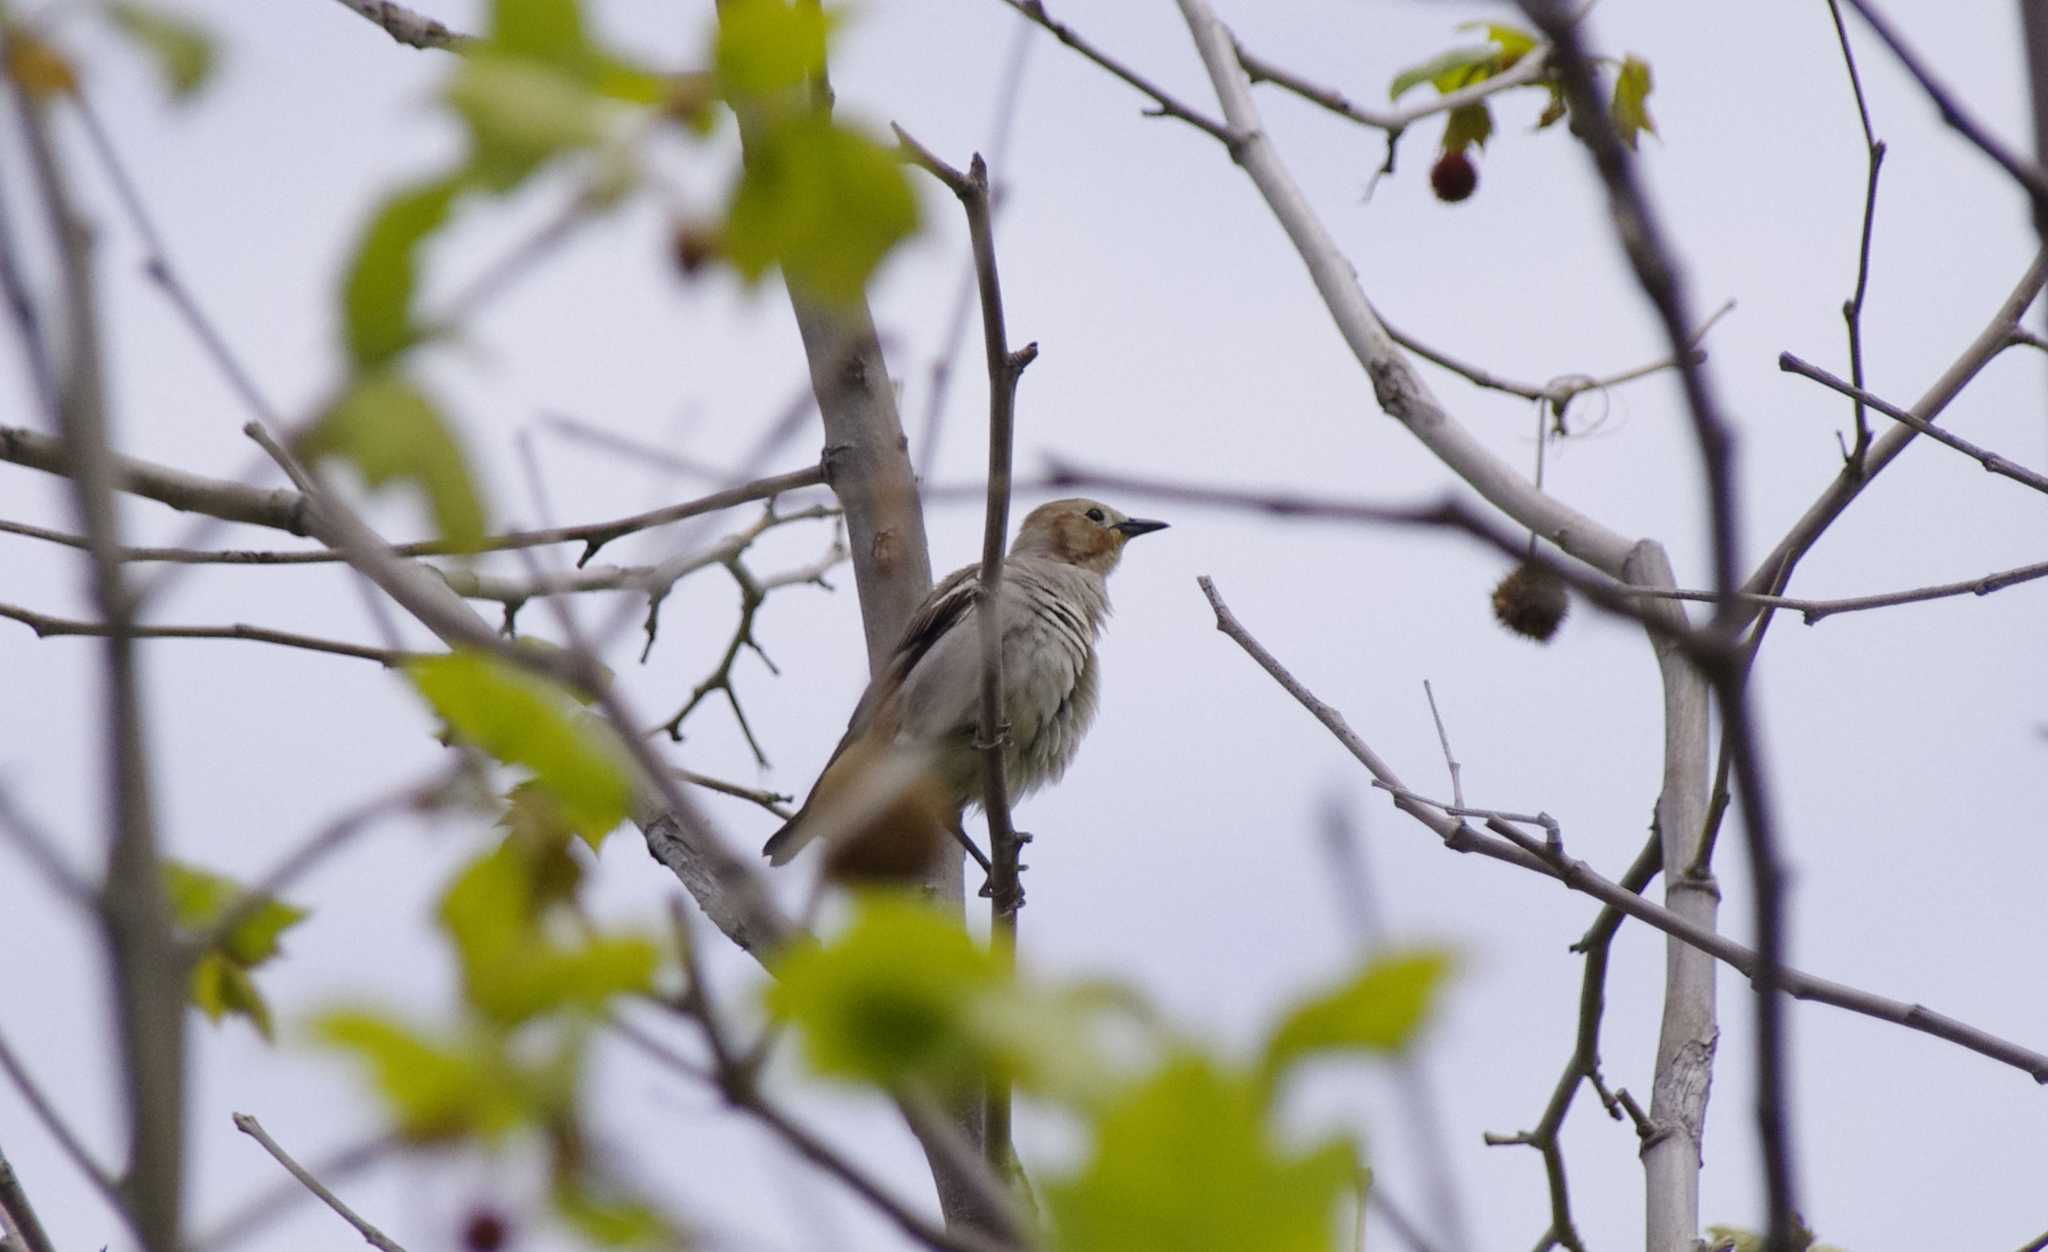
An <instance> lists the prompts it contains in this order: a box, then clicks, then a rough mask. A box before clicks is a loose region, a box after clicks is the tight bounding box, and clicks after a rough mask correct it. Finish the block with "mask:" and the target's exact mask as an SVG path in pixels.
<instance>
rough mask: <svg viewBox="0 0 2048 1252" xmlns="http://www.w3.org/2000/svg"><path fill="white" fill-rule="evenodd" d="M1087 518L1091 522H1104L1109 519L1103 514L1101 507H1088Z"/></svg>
mask: <svg viewBox="0 0 2048 1252" xmlns="http://www.w3.org/2000/svg"><path fill="white" fill-rule="evenodd" d="M1088 520H1089V521H1091V522H1106V521H1108V520H1109V519H1108V518H1107V517H1105V516H1103V513H1102V510H1101V509H1090V510H1088Z"/></svg>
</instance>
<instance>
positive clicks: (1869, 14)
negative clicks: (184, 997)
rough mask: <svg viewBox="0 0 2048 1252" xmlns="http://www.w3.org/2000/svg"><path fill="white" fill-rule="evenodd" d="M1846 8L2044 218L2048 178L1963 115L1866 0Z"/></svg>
mask: <svg viewBox="0 0 2048 1252" xmlns="http://www.w3.org/2000/svg"><path fill="white" fill-rule="evenodd" d="M1849 7H1851V8H1853V9H1855V10H1856V12H1857V13H1859V14H1861V15H1862V17H1863V20H1864V21H1865V22H1867V23H1869V25H1870V29H1871V30H1872V31H1873V32H1875V33H1876V35H1877V37H1878V38H1879V39H1881V40H1883V41H1884V46H1885V47H1887V48H1890V49H1891V50H1892V55H1893V56H1895V57H1897V58H1898V60H1899V64H1900V65H1903V66H1905V67H1906V72H1907V73H1908V74H1911V75H1912V76H1913V81H1915V82H1917V83H1919V84H1920V90H1921V91H1923V92H1925V93H1927V98H1928V99H1929V100H1931V101H1933V102H1934V107H1935V108H1936V109H1938V110H1940V112H1941V120H1942V121H1943V122H1945V123H1947V124H1948V126H1949V128H1950V129H1952V130H1954V131H1955V132H1956V133H1957V134H1959V135H1961V136H1962V137H1963V138H1964V139H1967V140H1969V141H1970V143H1971V144H1973V145H1974V146H1975V147H1976V148H1977V150H1978V151H1980V152H1982V153H1983V154H1984V155H1985V156H1988V157H1990V158H1991V159H1992V160H1993V161H1995V162H1997V163H1998V167H1999V168H2000V169H2002V170H2004V171H2005V172H2006V173H2007V174H2009V175H2011V176H2012V180H2013V181H2014V182H2016V183H2018V184H2019V185H2020V189H2021V190H2022V191H2025V192H2026V193H2027V195H2028V196H2029V197H2031V198H2032V199H2033V202H2034V215H2035V217H2036V218H2043V217H2048V176H2044V175H2043V174H2042V172H2041V168H2040V167H2039V166H2037V165H2035V164H2034V163H2033V162H2031V161H2028V160H2026V159H2025V158H2023V157H2021V156H2019V155H2018V154H2017V153H2015V152H2014V151H2013V150H2012V149H2011V148H2009V147H2007V146H2006V144H2005V143H2004V141H2003V140H2000V139H1999V138H1998V137H1996V136H1995V135H1993V134H1992V133H1991V132H1990V131H1989V130H1988V129H1986V128H1985V126H1984V125H1983V123H1981V122H1979V121H1977V119H1975V118H1973V117H1971V116H1970V115H1969V114H1968V113H1966V112H1964V111H1963V106H1962V105H1961V104H1960V103H1958V102H1957V100H1956V97H1955V94H1954V93H1953V92H1951V91H1949V89H1948V88H1947V87H1945V86H1943V85H1942V84H1941V83H1940V82H1939V81H1938V80H1936V78H1935V77H1934V74H1933V72H1932V71H1931V70H1929V69H1928V68H1927V65H1926V63H1925V62H1923V61H1922V60H1921V59H1920V56H1919V54H1918V53H1916V52H1914V51H1913V49H1912V48H1911V47H1909V46H1908V45H1907V43H1906V41H1905V40H1904V39H1902V38H1900V37H1899V33H1898V32H1897V31H1896V30H1894V29H1892V24H1891V23H1890V22H1888V21H1886V20H1885V18H1884V17H1883V16H1882V15H1880V14H1879V13H1878V11H1877V10H1876V9H1875V8H1874V7H1872V6H1871V5H1870V4H1869V3H1868V0H1849Z"/></svg>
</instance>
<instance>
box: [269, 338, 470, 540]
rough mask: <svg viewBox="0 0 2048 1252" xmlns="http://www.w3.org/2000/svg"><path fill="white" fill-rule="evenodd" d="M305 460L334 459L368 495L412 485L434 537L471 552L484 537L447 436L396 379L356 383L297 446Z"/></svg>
mask: <svg viewBox="0 0 2048 1252" xmlns="http://www.w3.org/2000/svg"><path fill="white" fill-rule="evenodd" d="M299 451H300V452H301V453H303V454H304V455H306V456H309V457H321V456H338V457H341V458H342V459H343V460H346V461H348V462H349V463H351V464H352V465H354V466H355V467H356V470H357V471H358V472H359V473H361V474H362V476H363V481H364V482H365V483H367V484H368V485H370V486H371V487H381V486H383V485H384V484H386V483H390V482H401V481H403V482H411V483H414V484H416V485H417V486H418V487H419V488H420V490H421V491H422V492H424V493H425V495H426V497H427V505H428V508H429V509H430V510H431V511H432V512H433V515H434V524H435V526H436V527H437V528H438V529H439V530H440V532H441V537H442V538H443V539H445V540H446V541H447V542H448V543H449V544H451V545H453V546H454V547H456V548H457V549H461V550H469V549H473V548H475V547H476V546H477V544H479V543H480V542H482V540H483V537H484V510H483V504H482V502H481V501H480V500H479V499H478V495H477V488H476V483H475V482H474V481H473V480H472V479H471V478H470V476H469V463H468V460H467V459H466V458H465V457H464V456H463V454H462V446H461V445H460V444H458V443H457V442H456V440H455V432H454V430H453V429H452V428H451V427H450V426H449V425H448V423H447V421H446V420H445V419H444V418H443V417H442V416H441V412H440V409H439V408H438V407H436V406H435V404H434V402H433V400H432V399H430V398H429V397H428V396H427V394H426V393H425V392H424V391H421V390H420V389H419V387H418V386H416V385H415V384H414V383H412V382H411V381H410V380H408V379H407V378H406V377H405V376H404V375H402V374H399V373H397V372H396V371H391V370H378V371H375V372H373V373H369V374H365V375H363V376H361V377H359V378H357V379H356V381H355V385H354V386H353V387H351V388H350V389H349V391H348V393H347V394H346V395H344V396H343V397H342V398H341V402H340V403H338V404H336V405H335V406H334V407H333V408H332V409H329V410H328V411H327V413H326V415H325V416H323V417H322V418H321V419H320V420H319V422H317V423H316V424H315V425H314V426H313V428H312V429H311V430H309V431H307V432H306V434H305V435H304V436H303V437H302V439H301V440H300V443H299Z"/></svg>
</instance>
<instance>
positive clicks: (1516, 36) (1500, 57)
mask: <svg viewBox="0 0 2048 1252" xmlns="http://www.w3.org/2000/svg"><path fill="white" fill-rule="evenodd" d="M1457 29H1459V30H1477V31H1484V32H1485V33H1486V37H1487V38H1488V39H1491V40H1492V41H1493V43H1494V46H1495V47H1496V48H1498V49H1499V50H1500V51H1499V52H1498V53H1497V54H1496V56H1495V61H1496V64H1495V65H1494V69H1493V72H1494V73H1495V74H1498V73H1500V72H1502V71H1503V70H1506V69H1508V68H1509V67H1511V66H1512V65H1514V64H1515V62H1517V61H1519V60H1521V59H1522V58H1523V57H1525V56H1527V55H1528V54H1529V53H1530V52H1531V51H1533V50H1534V49H1535V48H1536V46H1537V45H1538V44H1539V43H1541V42H1542V41H1541V40H1540V39H1538V38H1537V37H1536V35H1535V33H1534V32H1533V31H1526V30H1523V29H1522V28H1521V27H1519V26H1507V25H1504V24H1502V23H1500V22H1460V23H1458V26H1457Z"/></svg>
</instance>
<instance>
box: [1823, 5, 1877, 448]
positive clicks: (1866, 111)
mask: <svg viewBox="0 0 2048 1252" xmlns="http://www.w3.org/2000/svg"><path fill="white" fill-rule="evenodd" d="M1828 16H1829V17H1830V18H1833V19H1834V23H1835V38H1836V39H1837V40H1838V41H1839V42H1840V43H1841V45H1842V64H1843V65H1844V66H1846V67H1848V70H1849V90H1850V91H1851V92H1853V93H1854V94H1855V96H1856V116H1857V118H1858V119H1859V120H1860V121H1861V122H1862V123H1863V148H1864V152H1865V154H1866V160H1867V162H1868V169H1869V171H1870V172H1869V175H1868V177H1867V178H1866V179H1865V181H1864V187H1863V233H1862V236H1861V239H1860V241H1859V242H1858V244H1857V247H1856V287H1855V290H1853V291H1852V292H1850V294H1849V298H1848V299H1847V300H1845V301H1843V302H1842V321H1843V322H1844V323H1845V324H1846V325H1847V327H1848V331H1849V380H1850V381H1851V382H1853V383H1855V384H1856V385H1857V386H1858V387H1861V386H1862V385H1863V297H1864V294H1865V293H1866V292H1868V291H1869V290H1870V231H1871V227H1872V225H1873V224H1874V223H1875V222H1876V220H1877V176H1878V173H1879V171H1881V170H1882V169H1883V168H1884V153H1885V146H1884V142H1883V141H1882V140H1880V139H1879V138H1878V137H1877V133H1876V132H1875V131H1873V130H1872V129H1871V128H1870V105H1869V103H1868V102H1866V101H1865V100H1864V98H1863V76H1862V75H1861V74H1859V73H1857V72H1856V54H1855V52H1853V51H1852V50H1851V49H1850V47H1849V29H1848V27H1846V26H1844V25H1843V24H1842V6H1841V2H1840V0H1828ZM1855 417H1856V446H1855V448H1853V449H1852V450H1851V451H1850V454H1849V456H1848V458H1847V459H1848V460H1850V461H1852V462H1860V461H1861V460H1862V459H1863V454H1864V452H1865V451H1867V450H1868V449H1869V447H1870V421H1869V419H1868V418H1866V417H1865V416H1864V413H1863V401H1861V400H1857V401H1856V403H1855Z"/></svg>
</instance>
